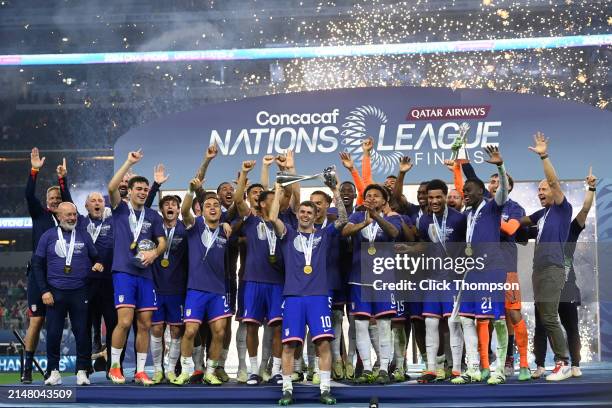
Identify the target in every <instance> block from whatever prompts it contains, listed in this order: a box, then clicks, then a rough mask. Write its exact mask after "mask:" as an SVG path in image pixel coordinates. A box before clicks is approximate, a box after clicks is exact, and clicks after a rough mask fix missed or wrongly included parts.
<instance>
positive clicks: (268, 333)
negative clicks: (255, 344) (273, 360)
mask: <svg viewBox="0 0 612 408" xmlns="http://www.w3.org/2000/svg"><path fill="white" fill-rule="evenodd" d="M273 337H274V330H273V329H272V327H270V326H268V325H267V324H266V325H264V332H263V338H262V339H261V362H260V363H259V364H260V366H259V371H260V372H261V373H263V371H264V370H265V369H266V368H267V367H268V361H269V360H270V357H271V356H272V338H273Z"/></svg>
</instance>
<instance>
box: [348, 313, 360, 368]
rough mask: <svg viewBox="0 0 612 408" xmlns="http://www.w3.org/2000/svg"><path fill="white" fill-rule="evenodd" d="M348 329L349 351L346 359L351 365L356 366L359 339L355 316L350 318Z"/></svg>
mask: <svg viewBox="0 0 612 408" xmlns="http://www.w3.org/2000/svg"><path fill="white" fill-rule="evenodd" d="M348 321H349V329H348V350H347V351H346V359H347V361H348V362H349V363H351V364H354V363H353V360H355V354H356V350H357V338H356V337H355V316H349V318H348Z"/></svg>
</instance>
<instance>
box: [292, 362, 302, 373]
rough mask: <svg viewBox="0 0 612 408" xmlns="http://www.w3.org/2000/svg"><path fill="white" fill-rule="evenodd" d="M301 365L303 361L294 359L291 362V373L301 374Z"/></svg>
mask: <svg viewBox="0 0 612 408" xmlns="http://www.w3.org/2000/svg"><path fill="white" fill-rule="evenodd" d="M302 363H303V360H302V358H296V359H294V360H293V371H294V372H296V373H301V372H302Z"/></svg>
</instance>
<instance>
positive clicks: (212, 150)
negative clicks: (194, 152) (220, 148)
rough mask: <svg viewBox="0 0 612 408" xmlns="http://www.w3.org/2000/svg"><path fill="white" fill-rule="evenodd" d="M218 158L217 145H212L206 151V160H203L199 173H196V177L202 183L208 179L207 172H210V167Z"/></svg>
mask: <svg viewBox="0 0 612 408" xmlns="http://www.w3.org/2000/svg"><path fill="white" fill-rule="evenodd" d="M216 156H217V145H216V144H214V143H213V144H212V145H210V146H208V148H207V149H206V154H205V155H204V159H203V160H202V164H200V167H199V168H198V172H197V173H196V177H197V178H199V179H200V181H204V179H205V178H206V171H207V170H208V165H209V164H210V162H211V161H212V160H213V159H214V158H215V157H216Z"/></svg>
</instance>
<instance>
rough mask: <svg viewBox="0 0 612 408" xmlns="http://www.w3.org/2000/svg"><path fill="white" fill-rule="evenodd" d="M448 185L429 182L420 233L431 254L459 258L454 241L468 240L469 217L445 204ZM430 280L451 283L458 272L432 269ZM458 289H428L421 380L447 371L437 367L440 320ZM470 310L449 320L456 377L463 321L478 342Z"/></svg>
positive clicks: (426, 379) (429, 380)
mask: <svg viewBox="0 0 612 408" xmlns="http://www.w3.org/2000/svg"><path fill="white" fill-rule="evenodd" d="M447 194H448V187H447V186H446V183H445V182H443V181H442V180H437V179H434V180H431V181H430V182H429V183H428V184H427V197H428V206H429V209H430V210H431V214H424V215H423V216H422V217H421V219H420V225H419V236H420V237H421V238H422V240H423V241H425V242H430V243H431V244H429V245H428V246H427V248H425V253H426V254H427V256H428V257H432V258H435V257H439V258H441V259H445V258H446V257H452V258H457V257H459V256H462V255H463V254H462V253H461V251H460V250H461V248H460V247H459V246H458V245H457V244H454V243H458V242H465V231H466V217H465V215H464V214H462V213H460V212H458V211H456V210H455V209H453V208H449V207H448V206H447V205H446V197H447ZM428 275H429V276H428V278H429V279H434V280H435V281H438V282H448V281H452V280H453V279H454V275H455V271H454V270H447V269H444V268H441V269H440V270H433V271H429V274H428ZM454 294H455V291H454V290H453V291H450V292H449V291H427V292H425V293H424V298H423V313H422V314H423V316H424V317H425V330H426V332H425V335H426V345H427V371H426V372H425V373H423V375H422V376H421V378H420V379H419V382H421V383H429V382H434V381H436V380H437V379H440V378H439V377H441V379H443V378H444V374H443V375H441V376H439V375H438V374H437V371H439V370H440V369H441V370H442V372H443V371H444V367H443V366H442V367H441V368H438V367H437V364H438V361H437V358H438V357H437V356H438V354H439V352H440V321H441V320H442V319H448V317H450V315H451V314H452V311H453V302H452V296H453V295H454ZM471 312H472V311H471V310H465V308H464V310H463V311H462V313H461V314H460V315H461V316H463V317H464V318H465V319H462V320H461V321H459V322H457V321H450V320H447V324H448V328H449V332H450V347H451V351H452V364H453V368H452V374H451V376H452V377H453V378H455V377H459V376H461V357H462V354H463V333H462V329H461V323H462V321H463V320H466V324H465V328H464V331H465V332H466V333H465V335H466V336H469V337H470V339H471V341H473V343H472V344H475V340H476V329H475V327H474V324H473V320H472V319H470V318H469V317H471V316H473V313H471Z"/></svg>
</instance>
